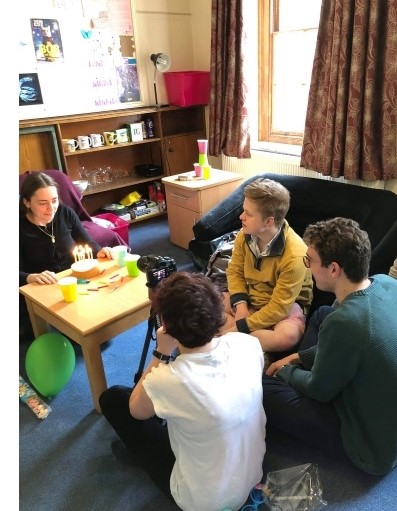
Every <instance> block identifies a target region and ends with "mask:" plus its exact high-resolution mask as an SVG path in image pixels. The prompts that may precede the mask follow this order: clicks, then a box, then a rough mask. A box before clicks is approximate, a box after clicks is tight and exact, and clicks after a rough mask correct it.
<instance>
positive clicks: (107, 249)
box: [96, 247, 112, 259]
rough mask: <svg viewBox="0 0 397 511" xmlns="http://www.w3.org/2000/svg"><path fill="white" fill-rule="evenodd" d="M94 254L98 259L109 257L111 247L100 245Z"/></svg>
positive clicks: (110, 255) (110, 256)
mask: <svg viewBox="0 0 397 511" xmlns="http://www.w3.org/2000/svg"><path fill="white" fill-rule="evenodd" d="M96 256H97V258H98V259H111V258H112V249H111V248H110V247H102V248H101V250H100V251H99V252H98V253H97V255H96Z"/></svg>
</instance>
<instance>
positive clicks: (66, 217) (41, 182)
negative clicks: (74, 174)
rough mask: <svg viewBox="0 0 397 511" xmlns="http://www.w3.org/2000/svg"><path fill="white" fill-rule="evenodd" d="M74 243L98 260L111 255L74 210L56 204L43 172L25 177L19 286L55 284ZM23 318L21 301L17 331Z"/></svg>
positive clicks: (55, 194) (21, 201)
mask: <svg viewBox="0 0 397 511" xmlns="http://www.w3.org/2000/svg"><path fill="white" fill-rule="evenodd" d="M76 245H83V246H84V245H89V246H90V248H91V249H92V252H93V257H97V258H98V259H100V258H106V259H110V257H111V253H110V248H109V247H104V248H101V247H100V246H99V245H98V244H97V243H95V241H94V240H93V239H92V238H91V237H90V236H89V235H88V233H87V231H86V230H85V228H84V226H83V225H82V223H81V221H80V219H79V217H78V216H77V215H76V213H75V212H74V211H73V210H72V209H71V208H70V207H69V206H66V205H65V204H60V203H59V198H58V189H57V185H56V183H55V181H54V180H53V179H52V178H51V177H50V176H48V175H47V174H45V173H43V172H34V173H32V174H30V175H29V176H27V177H26V179H25V181H24V182H23V184H22V188H21V193H20V198H19V285H20V286H23V285H24V284H30V283H32V282H37V283H38V284H53V283H55V282H56V281H57V278H56V275H55V274H56V273H58V272H60V271H63V270H67V269H68V268H70V266H71V265H72V263H73V262H74V257H73V249H74V248H75V246H76ZM21 298H22V297H21ZM24 316H25V317H24ZM26 319H27V313H26V306H25V303H24V300H22V301H21V302H20V333H23V332H21V327H22V330H24V328H23V324H25V327H26V325H27V324H28V323H29V322H27V321H26Z"/></svg>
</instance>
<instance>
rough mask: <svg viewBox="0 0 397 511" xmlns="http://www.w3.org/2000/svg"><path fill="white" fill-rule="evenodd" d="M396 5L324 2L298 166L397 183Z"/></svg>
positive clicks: (381, 0) (368, 0)
mask: <svg viewBox="0 0 397 511" xmlns="http://www.w3.org/2000/svg"><path fill="white" fill-rule="evenodd" d="M396 34H397V0H326V1H323V3H322V9H321V15H320V24H319V31H318V39H317V47H316V52H315V57H314V64H313V71H312V79H311V86H310V92H309V101H308V109H307V116H306V125H305V132H304V138H303V147H302V157H301V166H302V167H305V168H307V169H311V170H315V171H317V172H320V173H321V174H323V175H325V176H332V177H334V178H337V177H342V176H343V177H344V178H345V179H361V180H363V181H375V180H382V181H386V180H388V179H395V178H397V163H396V154H397V147H396V145H397V130H396V112H397V104H396V92H397V36H396Z"/></svg>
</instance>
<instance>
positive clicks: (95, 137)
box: [90, 133, 105, 147]
mask: <svg viewBox="0 0 397 511" xmlns="http://www.w3.org/2000/svg"><path fill="white" fill-rule="evenodd" d="M90 137H91V140H92V147H101V146H103V144H104V143H105V139H104V137H103V135H101V134H100V133H90Z"/></svg>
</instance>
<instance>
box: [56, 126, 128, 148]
mask: <svg viewBox="0 0 397 511" xmlns="http://www.w3.org/2000/svg"><path fill="white" fill-rule="evenodd" d="M128 141H129V138H128V130H127V128H120V129H117V130H114V131H104V132H103V134H101V133H91V134H90V135H79V136H78V137H77V139H75V138H63V139H62V146H63V150H64V151H66V152H68V153H73V152H74V151H76V149H90V147H101V146H103V145H105V144H106V145H113V144H124V143H125V142H128Z"/></svg>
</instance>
